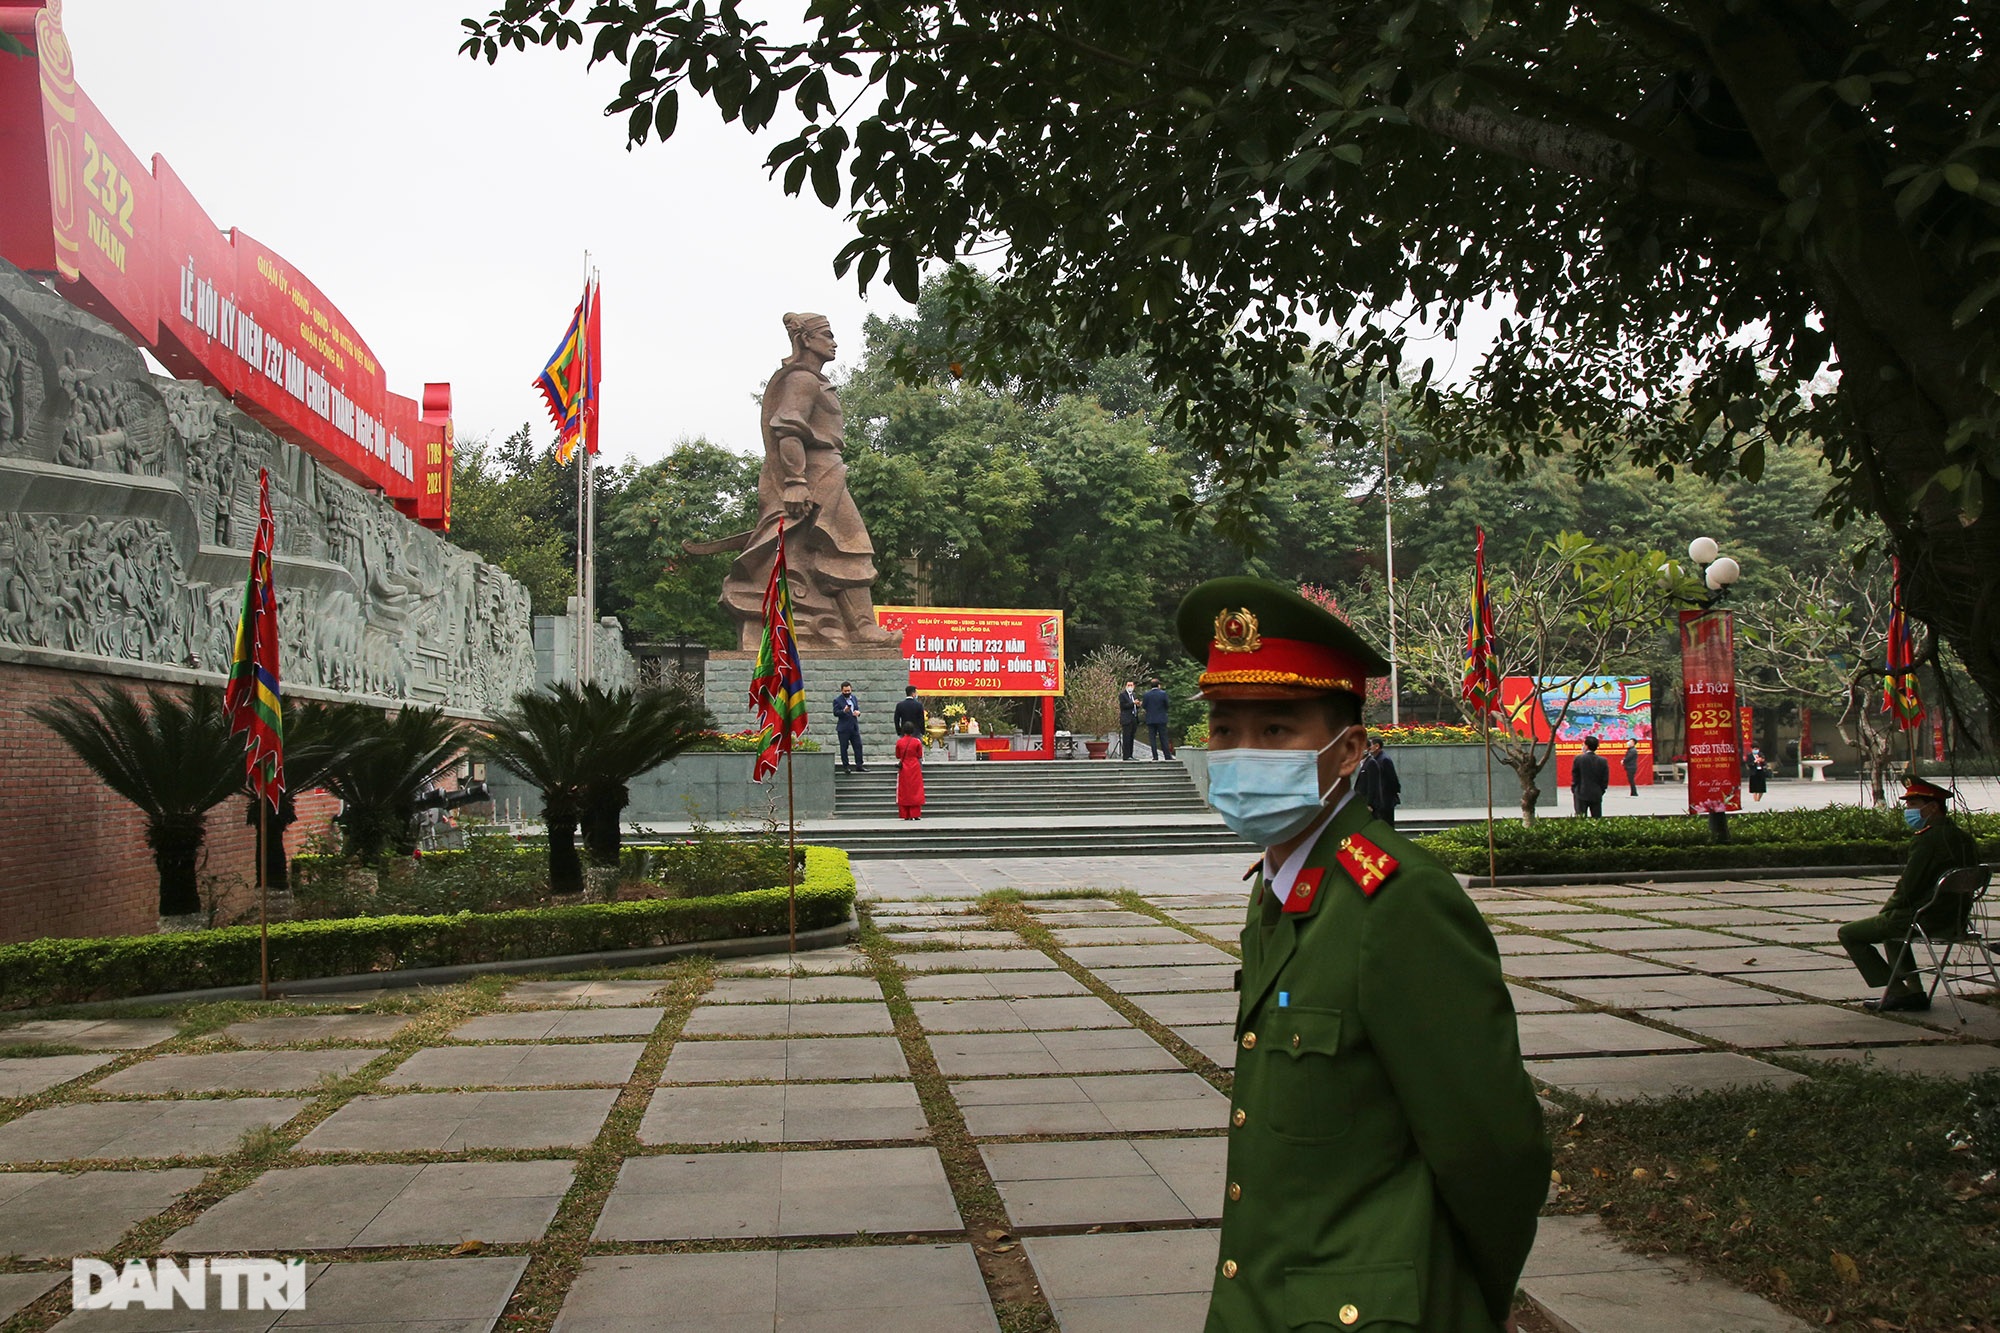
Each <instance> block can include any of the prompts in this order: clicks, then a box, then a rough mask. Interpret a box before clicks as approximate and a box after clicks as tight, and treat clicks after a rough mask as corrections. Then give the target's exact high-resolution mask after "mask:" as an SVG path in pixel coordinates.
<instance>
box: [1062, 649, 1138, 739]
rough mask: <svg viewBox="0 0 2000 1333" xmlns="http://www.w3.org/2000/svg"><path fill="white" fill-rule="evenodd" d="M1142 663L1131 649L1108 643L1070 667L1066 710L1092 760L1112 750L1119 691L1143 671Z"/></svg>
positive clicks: (1065, 702)
mask: <svg viewBox="0 0 2000 1333" xmlns="http://www.w3.org/2000/svg"><path fill="white" fill-rule="evenodd" d="M1140 665H1141V664H1140V662H1139V659H1138V657H1137V656H1136V655H1134V654H1133V653H1131V652H1130V651H1128V650H1126V649H1124V648H1119V647H1115V646H1111V645H1106V646H1105V647H1103V648H1099V649H1097V650H1095V651H1094V652H1091V653H1089V654H1086V655H1085V656H1084V658H1083V659H1082V660H1081V661H1079V662H1078V663H1077V664H1076V665H1075V666H1073V667H1071V668H1070V671H1069V678H1068V680H1067V681H1065V682H1064V690H1063V711H1064V713H1065V714H1066V716H1067V717H1068V720H1069V730H1070V732H1071V734H1072V735H1074V736H1076V737H1077V738H1079V739H1080V740H1082V741H1083V748H1084V751H1085V752H1086V753H1087V754H1089V756H1090V757H1091V758H1092V759H1103V758H1105V757H1106V756H1107V755H1109V754H1110V752H1111V743H1110V740H1109V736H1110V734H1111V733H1112V732H1114V731H1116V730H1117V729H1118V691H1119V690H1120V689H1122V688H1124V685H1125V682H1126V681H1128V680H1135V679H1137V678H1138V676H1139V674H1140Z"/></svg>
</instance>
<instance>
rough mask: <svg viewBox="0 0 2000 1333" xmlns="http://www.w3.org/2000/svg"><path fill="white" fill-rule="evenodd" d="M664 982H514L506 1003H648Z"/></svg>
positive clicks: (605, 1004) (555, 1005)
mask: <svg viewBox="0 0 2000 1333" xmlns="http://www.w3.org/2000/svg"><path fill="white" fill-rule="evenodd" d="M666 987H667V983H666V982H665V981H517V982H515V983H514V985H513V986H512V987H511V988H510V989H509V990H508V991H507V994H506V996H505V999H506V1001H507V1003H508V1004H531V1005H538V1006H541V1007H543V1008H551V1009H552V1008H557V1007H559V1006H577V1007H585V1006H587V1007H592V1008H596V1007H601V1006H607V1005H608V1006H619V1005H650V1004H652V1003H653V1002H654V1001H655V1000H657V999H659V997H660V992H661V991H663V990H665V989H666Z"/></svg>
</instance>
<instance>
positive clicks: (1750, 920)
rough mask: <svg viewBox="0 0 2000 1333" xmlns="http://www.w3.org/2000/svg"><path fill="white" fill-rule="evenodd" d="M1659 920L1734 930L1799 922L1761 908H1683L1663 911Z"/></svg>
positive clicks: (1682, 924) (1780, 913)
mask: <svg viewBox="0 0 2000 1333" xmlns="http://www.w3.org/2000/svg"><path fill="white" fill-rule="evenodd" d="M1658 918H1659V920H1661V921H1665V922H1670V923H1671V924H1673V925H1676V926H1727V927H1730V928H1731V929H1732V930H1734V928H1735V927H1738V926H1788V925H1794V924H1796V923H1797V922H1798V921H1799V918H1798V917H1796V916H1791V915H1788V914H1787V913H1784V912H1767V911H1765V910H1764V909H1762V908H1760V907H1681V908H1673V909H1670V910H1663V911H1661V912H1659V913H1658ZM1649 924H1650V923H1649ZM1738 933H1740V932H1738Z"/></svg>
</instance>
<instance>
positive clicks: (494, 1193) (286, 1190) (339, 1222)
mask: <svg viewBox="0 0 2000 1333" xmlns="http://www.w3.org/2000/svg"><path fill="white" fill-rule="evenodd" d="M575 1170H576V1169H575V1164H574V1163H571V1162H429V1163H418V1162H398V1163H366V1164H358V1165H354V1166H295V1167H282V1168H279V1169H278V1170H275V1171H266V1172H265V1173H264V1174H263V1175H261V1176H259V1177H257V1179H255V1180H253V1181H251V1182H250V1184H249V1185H248V1186H246V1187H245V1188H244V1189H242V1190H241V1191H239V1192H238V1193H235V1194H232V1195H230V1196H229V1197H228V1198H226V1199H224V1200H222V1201H221V1202H220V1203H218V1204H216V1205H215V1206H214V1207H213V1208H211V1209H209V1210H208V1211H207V1212H205V1213H203V1214H202V1215H201V1216H200V1217H197V1218H196V1219H195V1220H194V1221H193V1222H191V1223H189V1224H188V1225H187V1226H185V1227H182V1228H181V1229H180V1230H179V1231H177V1232H175V1233H174V1234H173V1235H172V1236H171V1237H169V1238H168V1239H167V1241H166V1244H165V1245H164V1246H163V1247H162V1248H163V1249H166V1250H169V1251H199V1252H213V1251H218V1250H246V1251H249V1252H250V1253H253V1254H274V1253H275V1254H283V1253H284V1252H286V1251H288V1250H344V1249H357V1248H368V1247H373V1246H384V1245H456V1244H459V1243H460V1242H463V1241H467V1240H482V1241H485V1242H486V1243H487V1244H489V1245H495V1244H521V1243H525V1242H527V1241H532V1240H538V1239H540V1238H541V1235H542V1233H543V1232H544V1231H546V1230H548V1225H549V1223H550V1221H551V1220H553V1219H554V1217H555V1215H556V1206H557V1205H558V1204H560V1203H561V1202H562V1197H563V1195H564V1194H566V1193H567V1192H568V1191H569V1187H570V1181H571V1179H572V1177H573V1176H574V1175H575Z"/></svg>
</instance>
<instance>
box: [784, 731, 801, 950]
mask: <svg viewBox="0 0 2000 1333" xmlns="http://www.w3.org/2000/svg"><path fill="white" fill-rule="evenodd" d="M792 764H793V759H792V751H791V749H790V747H787V748H786V750H785V824H786V827H787V829H788V833H787V835H786V850H785V884H786V889H785V922H786V925H785V930H786V934H787V935H788V937H789V939H790V945H789V948H788V950H787V951H788V952H790V953H797V952H798V951H799V805H798V801H797V800H796V799H795V798H794V797H793V794H792Z"/></svg>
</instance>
